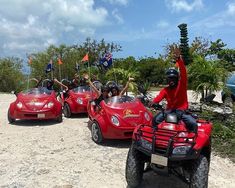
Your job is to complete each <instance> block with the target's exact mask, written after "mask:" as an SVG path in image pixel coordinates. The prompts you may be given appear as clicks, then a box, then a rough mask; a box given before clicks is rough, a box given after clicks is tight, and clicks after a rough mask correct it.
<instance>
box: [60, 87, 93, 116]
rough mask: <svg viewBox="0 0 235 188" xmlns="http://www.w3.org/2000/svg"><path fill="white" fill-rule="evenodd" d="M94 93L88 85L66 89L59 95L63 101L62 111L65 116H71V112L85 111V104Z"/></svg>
mask: <svg viewBox="0 0 235 188" xmlns="http://www.w3.org/2000/svg"><path fill="white" fill-rule="evenodd" d="M94 97H95V93H94V92H92V91H91V89H90V87H89V86H79V87H76V88H74V89H71V90H68V91H67V92H66V93H65V94H63V95H62V96H61V98H62V103H63V113H64V116H65V117H71V115H72V114H79V113H87V104H88V101H90V100H91V99H92V98H94Z"/></svg>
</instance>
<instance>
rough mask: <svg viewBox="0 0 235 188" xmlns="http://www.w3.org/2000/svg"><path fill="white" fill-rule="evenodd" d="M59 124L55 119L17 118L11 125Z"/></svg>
mask: <svg viewBox="0 0 235 188" xmlns="http://www.w3.org/2000/svg"><path fill="white" fill-rule="evenodd" d="M57 124H60V123H58V122H57V121H56V120H36V119H35V120H17V121H15V122H14V123H12V124H11V125H15V126H51V125H57Z"/></svg>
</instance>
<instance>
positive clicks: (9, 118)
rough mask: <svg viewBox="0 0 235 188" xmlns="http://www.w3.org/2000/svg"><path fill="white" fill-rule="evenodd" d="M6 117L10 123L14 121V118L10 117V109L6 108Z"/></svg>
mask: <svg viewBox="0 0 235 188" xmlns="http://www.w3.org/2000/svg"><path fill="white" fill-rule="evenodd" d="M7 118H8V122H9V123H10V124H12V123H14V122H15V121H16V120H15V119H14V118H12V117H11V114H10V110H8V113H7Z"/></svg>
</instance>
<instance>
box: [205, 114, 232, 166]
mask: <svg viewBox="0 0 235 188" xmlns="http://www.w3.org/2000/svg"><path fill="white" fill-rule="evenodd" d="M202 116H207V117H210V118H211V122H212V123H213V131H212V148H213V150H214V151H215V152H217V153H219V154H220V155H221V156H223V157H228V158H230V159H231V160H232V161H233V162H235V116H234V115H233V116H229V117H227V118H221V117H222V115H218V114H214V113H212V112H208V111H207V112H203V114H202Z"/></svg>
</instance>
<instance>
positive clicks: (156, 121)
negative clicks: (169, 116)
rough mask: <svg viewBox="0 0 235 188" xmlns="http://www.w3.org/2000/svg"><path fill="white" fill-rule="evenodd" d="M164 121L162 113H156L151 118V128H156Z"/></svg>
mask: <svg viewBox="0 0 235 188" xmlns="http://www.w3.org/2000/svg"><path fill="white" fill-rule="evenodd" d="M163 120H164V115H163V113H162V112H160V113H158V114H157V115H155V116H154V117H153V120H152V126H153V127H156V126H157V125H158V124H159V123H161V122H162V121H163Z"/></svg>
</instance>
